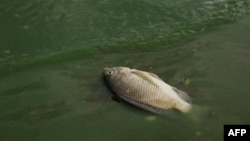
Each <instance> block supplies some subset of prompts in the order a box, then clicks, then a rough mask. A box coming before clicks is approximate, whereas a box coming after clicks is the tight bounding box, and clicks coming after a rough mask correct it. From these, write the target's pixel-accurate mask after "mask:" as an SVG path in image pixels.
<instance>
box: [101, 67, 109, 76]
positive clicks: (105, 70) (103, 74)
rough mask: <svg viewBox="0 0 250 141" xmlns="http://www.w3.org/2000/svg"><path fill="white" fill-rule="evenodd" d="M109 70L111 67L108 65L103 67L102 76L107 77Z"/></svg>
mask: <svg viewBox="0 0 250 141" xmlns="http://www.w3.org/2000/svg"><path fill="white" fill-rule="evenodd" d="M109 70H110V68H108V67H105V68H103V70H102V77H106V76H107V72H108V71H109Z"/></svg>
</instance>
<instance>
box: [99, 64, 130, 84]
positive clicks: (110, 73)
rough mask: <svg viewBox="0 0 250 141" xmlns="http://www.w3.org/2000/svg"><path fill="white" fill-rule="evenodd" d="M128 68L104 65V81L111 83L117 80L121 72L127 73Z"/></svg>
mask: <svg viewBox="0 0 250 141" xmlns="http://www.w3.org/2000/svg"><path fill="white" fill-rule="evenodd" d="M129 70H130V68H128V67H112V68H107V67H106V68H104V69H103V71H102V77H103V79H104V80H105V82H106V83H108V84H112V83H115V82H116V81H117V80H119V79H120V78H121V77H122V75H123V74H125V73H128V72H129Z"/></svg>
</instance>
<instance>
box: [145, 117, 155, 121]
mask: <svg viewBox="0 0 250 141" xmlns="http://www.w3.org/2000/svg"><path fill="white" fill-rule="evenodd" d="M145 119H146V120H147V121H153V120H155V119H156V117H155V116H146V118H145Z"/></svg>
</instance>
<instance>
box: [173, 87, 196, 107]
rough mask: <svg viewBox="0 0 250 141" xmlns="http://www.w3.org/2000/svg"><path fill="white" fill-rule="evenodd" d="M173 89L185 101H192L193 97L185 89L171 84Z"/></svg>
mask: <svg viewBox="0 0 250 141" xmlns="http://www.w3.org/2000/svg"><path fill="white" fill-rule="evenodd" d="M171 87H172V89H173V90H174V91H175V92H176V94H177V95H178V96H179V97H180V98H181V99H183V100H184V101H186V102H188V103H191V97H190V96H189V95H188V94H187V93H186V92H184V91H182V90H179V89H177V88H175V87H173V86H171Z"/></svg>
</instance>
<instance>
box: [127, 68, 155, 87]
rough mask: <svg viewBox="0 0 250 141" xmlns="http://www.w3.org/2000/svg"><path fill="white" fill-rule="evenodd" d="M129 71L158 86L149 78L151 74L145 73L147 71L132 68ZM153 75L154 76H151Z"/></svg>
mask: <svg viewBox="0 0 250 141" xmlns="http://www.w3.org/2000/svg"><path fill="white" fill-rule="evenodd" d="M131 73H134V74H135V75H137V76H139V77H140V78H142V79H143V80H145V81H147V82H148V83H150V84H152V85H154V86H156V87H159V86H158V85H157V84H156V83H155V82H154V81H153V80H152V79H151V78H150V76H152V75H147V74H148V73H147V72H143V71H138V70H132V71H131ZM153 77H155V76H153Z"/></svg>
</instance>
